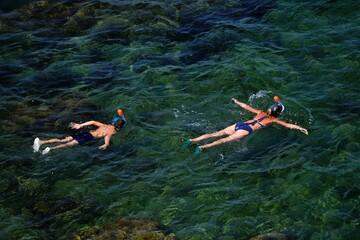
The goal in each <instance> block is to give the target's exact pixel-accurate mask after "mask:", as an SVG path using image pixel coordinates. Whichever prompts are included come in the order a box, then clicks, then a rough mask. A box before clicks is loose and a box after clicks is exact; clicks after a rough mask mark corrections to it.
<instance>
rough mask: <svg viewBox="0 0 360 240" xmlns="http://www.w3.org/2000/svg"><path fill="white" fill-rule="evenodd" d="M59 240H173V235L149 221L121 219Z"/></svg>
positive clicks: (154, 222)
mask: <svg viewBox="0 0 360 240" xmlns="http://www.w3.org/2000/svg"><path fill="white" fill-rule="evenodd" d="M60 239H61V240H65V239H70V240H71V239H72V240H82V239H84V240H85V239H91V240H105V239H106V240H122V239H136V240H145V239H146V240H152V239H154V240H155V239H157V240H175V239H176V237H175V235H174V234H173V233H167V232H166V231H164V230H163V229H162V228H161V226H160V224H159V223H158V222H156V221H153V220H150V219H142V218H122V219H119V220H117V221H116V222H113V223H110V224H108V225H104V226H101V227H93V228H91V229H89V230H86V231H82V232H80V233H77V234H74V235H71V236H64V237H62V238H60Z"/></svg>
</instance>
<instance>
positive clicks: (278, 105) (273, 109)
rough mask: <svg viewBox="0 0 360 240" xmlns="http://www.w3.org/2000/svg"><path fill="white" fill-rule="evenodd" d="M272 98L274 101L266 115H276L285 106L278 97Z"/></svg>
mask: <svg viewBox="0 0 360 240" xmlns="http://www.w3.org/2000/svg"><path fill="white" fill-rule="evenodd" d="M274 100H275V101H276V103H275V104H273V105H271V106H270V107H269V109H268V110H267V111H266V113H267V115H268V116H272V117H278V116H279V115H280V114H281V113H282V112H283V111H284V110H285V106H284V105H283V104H282V103H281V102H280V98H279V97H277V96H275V97H274Z"/></svg>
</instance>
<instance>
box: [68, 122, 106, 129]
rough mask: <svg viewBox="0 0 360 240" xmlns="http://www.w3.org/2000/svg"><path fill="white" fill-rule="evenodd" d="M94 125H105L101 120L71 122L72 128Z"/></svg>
mask: <svg viewBox="0 0 360 240" xmlns="http://www.w3.org/2000/svg"><path fill="white" fill-rule="evenodd" d="M91 125H94V126H96V127H101V126H102V125H103V123H101V122H97V121H88V122H84V123H81V124H80V123H72V124H71V128H72V129H80V128H83V127H86V126H91Z"/></svg>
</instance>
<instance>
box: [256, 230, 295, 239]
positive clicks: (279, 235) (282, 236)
mask: <svg viewBox="0 0 360 240" xmlns="http://www.w3.org/2000/svg"><path fill="white" fill-rule="evenodd" d="M250 240H290V238H289V237H288V236H287V235H285V234H283V233H277V232H273V233H266V234H261V235H258V236H256V237H253V238H251V239H250Z"/></svg>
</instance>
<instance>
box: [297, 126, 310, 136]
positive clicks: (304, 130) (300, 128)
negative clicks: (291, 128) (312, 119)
mask: <svg viewBox="0 0 360 240" xmlns="http://www.w3.org/2000/svg"><path fill="white" fill-rule="evenodd" d="M298 130H299V131H301V132H302V133H304V134H306V135H309V132H308V130H306V129H305V128H302V127H299V128H298Z"/></svg>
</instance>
